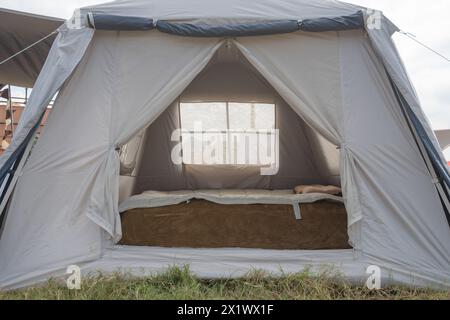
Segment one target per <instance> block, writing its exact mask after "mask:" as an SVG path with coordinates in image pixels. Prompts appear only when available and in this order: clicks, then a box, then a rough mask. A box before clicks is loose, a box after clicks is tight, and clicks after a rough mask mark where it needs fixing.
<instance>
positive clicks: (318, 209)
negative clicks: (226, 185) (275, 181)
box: [120, 190, 350, 250]
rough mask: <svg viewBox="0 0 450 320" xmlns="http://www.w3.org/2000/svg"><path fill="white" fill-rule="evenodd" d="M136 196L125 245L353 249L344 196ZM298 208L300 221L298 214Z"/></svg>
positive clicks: (127, 214) (126, 216)
mask: <svg viewBox="0 0 450 320" xmlns="http://www.w3.org/2000/svg"><path fill="white" fill-rule="evenodd" d="M172 195H175V197H172ZM133 198H134V199H129V201H127V203H125V202H124V203H123V204H122V206H121V211H122V212H123V214H122V215H121V218H122V230H123V238H122V241H121V243H120V244H121V245H125V246H150V247H166V248H254V249H275V250H327V249H330V250H335V249H349V248H350V246H349V245H348V235H347V213H346V210H345V206H344V204H343V201H342V198H339V197H334V196H328V195H321V194H315V195H294V194H292V191H290V192H287V191H259V190H258V191H257V192H254V191H250V190H247V191H245V192H242V191H225V192H224V191H220V192H217V191H196V192H170V193H165V192H146V193H144V194H142V195H139V196H135V197H133ZM175 198H176V199H175ZM205 198H207V199H205ZM211 200H213V201H211ZM294 204H295V205H294ZM295 206H297V207H298V208H299V209H300V211H301V220H300V219H298V218H297V215H296V214H295V215H294V213H295V209H294V207H295ZM127 208H128V209H127Z"/></svg>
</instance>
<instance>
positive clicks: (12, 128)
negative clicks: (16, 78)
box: [8, 85, 14, 138]
mask: <svg viewBox="0 0 450 320" xmlns="http://www.w3.org/2000/svg"><path fill="white" fill-rule="evenodd" d="M8 91H9V97H8V109H9V114H10V116H11V135H12V136H11V138H12V137H13V136H14V113H13V106H12V93H11V85H8Z"/></svg>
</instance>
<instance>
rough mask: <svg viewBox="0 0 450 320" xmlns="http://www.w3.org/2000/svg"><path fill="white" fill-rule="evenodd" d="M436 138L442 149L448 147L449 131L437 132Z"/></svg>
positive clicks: (449, 141)
mask: <svg viewBox="0 0 450 320" xmlns="http://www.w3.org/2000/svg"><path fill="white" fill-rule="evenodd" d="M436 137H437V138H438V141H439V144H440V145H441V147H442V149H446V148H448V147H450V129H449V130H437V131H436Z"/></svg>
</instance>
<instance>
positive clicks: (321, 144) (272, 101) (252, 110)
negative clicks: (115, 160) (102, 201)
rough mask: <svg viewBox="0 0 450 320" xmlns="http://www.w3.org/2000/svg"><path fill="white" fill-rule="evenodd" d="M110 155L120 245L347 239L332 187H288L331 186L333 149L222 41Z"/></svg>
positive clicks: (339, 244) (336, 245) (318, 245)
mask: <svg viewBox="0 0 450 320" xmlns="http://www.w3.org/2000/svg"><path fill="white" fill-rule="evenodd" d="M307 76H308V75H305V77H307ZM199 139H200V140H199ZM238 145H239V146H238ZM211 146H214V148H211ZM218 146H219V147H218ZM208 147H209V149H208ZM174 154H175V158H174ZM206 155H209V156H210V158H212V160H211V159H205V157H206ZM176 156H179V159H178V158H177V157H176ZM120 159H121V176H120V203H121V206H120V207H121V209H120V211H121V218H122V232H123V237H122V240H121V244H123V245H133V246H154V247H190V248H220V247H223V248H225V247H239V248H261V249H293V250H300V249H302V250H303V249H304V250H324V249H347V248H350V247H349V244H348V234H347V213H346V210H345V206H344V203H343V200H342V194H339V192H338V194H336V193H335V194H334V195H330V194H326V193H323V194H322V193H321V192H320V191H319V192H318V191H314V192H313V193H311V194H303V195H298V194H295V192H294V188H295V187H296V186H301V185H302V186H316V185H323V186H336V187H339V186H340V163H339V162H340V152H339V149H338V148H337V146H335V145H333V144H332V143H330V142H329V141H327V140H326V139H325V138H324V137H323V136H321V135H320V134H319V133H318V132H317V131H316V130H314V129H313V128H312V127H310V126H309V125H308V124H307V123H306V122H305V121H304V120H303V119H302V118H301V117H300V116H299V115H297V113H296V112H295V111H294V110H293V109H292V108H291V107H290V106H289V105H288V104H287V103H286V102H285V101H284V100H283V99H282V98H281V97H280V95H279V94H278V93H277V92H276V90H275V89H274V88H273V87H272V86H271V85H270V84H269V83H268V82H267V81H266V80H265V79H264V77H263V76H262V75H261V74H260V73H259V72H258V71H257V70H256V69H255V68H254V67H253V66H252V65H251V64H250V63H249V62H248V61H247V60H246V58H245V57H244V56H243V55H242V54H241V53H240V52H239V50H238V49H237V48H236V47H235V46H234V45H232V44H230V43H225V44H224V45H222V47H221V48H219V49H218V50H217V52H216V53H215V55H214V57H213V58H212V59H211V61H210V62H209V64H208V65H207V67H206V68H205V69H204V70H203V71H202V72H201V73H200V74H199V75H198V76H197V77H196V78H195V79H194V81H193V82H191V84H190V85H189V86H188V87H187V88H186V89H185V91H184V92H183V93H182V94H181V95H180V96H179V97H178V99H177V100H176V101H174V102H173V103H172V104H171V105H169V106H168V107H167V109H166V110H165V111H164V112H163V113H162V114H161V115H159V117H158V118H157V119H156V121H154V122H153V123H152V124H151V125H150V126H148V127H147V128H146V129H145V130H143V131H141V132H140V133H139V134H138V135H136V136H135V137H134V138H133V139H132V140H131V141H130V142H129V143H128V144H126V145H125V146H123V147H122V148H121V150H120ZM177 159H178V160H177ZM268 166H269V167H268ZM263 168H266V169H267V168H273V170H271V171H270V172H268V173H266V174H263ZM155 203H159V204H160V205H155Z"/></svg>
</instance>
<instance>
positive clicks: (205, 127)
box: [180, 102, 276, 166]
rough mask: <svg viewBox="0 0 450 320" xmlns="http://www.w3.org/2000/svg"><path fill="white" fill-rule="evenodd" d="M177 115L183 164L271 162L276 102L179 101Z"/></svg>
mask: <svg viewBox="0 0 450 320" xmlns="http://www.w3.org/2000/svg"><path fill="white" fill-rule="evenodd" d="M180 117H181V119H180V120H181V121H180V122H181V132H182V141H183V143H182V148H183V163H184V164H188V165H189V164H195V165H249V166H265V165H270V164H271V163H273V159H272V157H271V154H272V153H273V150H275V147H274V144H275V143H276V142H275V138H276V131H275V129H276V128H275V104H268V103H239V102H214V103H181V104H180Z"/></svg>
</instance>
